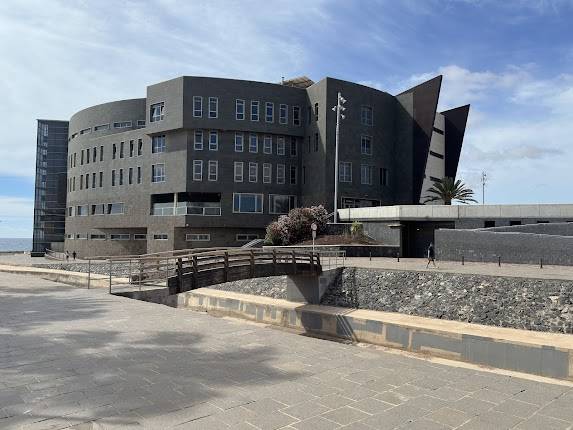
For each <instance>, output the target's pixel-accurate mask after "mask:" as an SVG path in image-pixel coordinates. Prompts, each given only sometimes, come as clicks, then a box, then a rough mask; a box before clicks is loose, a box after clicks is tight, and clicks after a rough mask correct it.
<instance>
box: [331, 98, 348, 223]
mask: <svg viewBox="0 0 573 430" xmlns="http://www.w3.org/2000/svg"><path fill="white" fill-rule="evenodd" d="M344 103H346V100H345V99H344V97H342V94H341V93H340V91H339V92H338V97H337V102H336V106H334V107H333V108H332V110H333V111H334V112H336V138H335V143H334V223H335V224H336V223H337V222H338V142H339V139H340V120H341V119H344V118H345V117H344V114H343V113H342V112H344V111H345V110H346V108H345V107H344V106H343V105H344Z"/></svg>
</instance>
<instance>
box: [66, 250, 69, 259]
mask: <svg viewBox="0 0 573 430" xmlns="http://www.w3.org/2000/svg"><path fill="white" fill-rule="evenodd" d="M68 261H70V253H69V251H66V262H68Z"/></svg>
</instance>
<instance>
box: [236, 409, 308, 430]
mask: <svg viewBox="0 0 573 430" xmlns="http://www.w3.org/2000/svg"><path fill="white" fill-rule="evenodd" d="M246 422H247V423H249V424H252V425H254V426H255V427H257V428H259V429H261V430H275V429H279V428H281V427H285V426H288V425H290V424H293V423H295V422H298V419H296V418H294V417H291V416H289V415H286V414H283V413H282V412H280V411H272V412H271V411H269V412H268V413H266V414H264V415H259V414H256V415H255V416H254V417H252V418H249V419H248V420H247V421H246Z"/></svg>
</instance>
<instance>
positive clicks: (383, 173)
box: [380, 167, 388, 185]
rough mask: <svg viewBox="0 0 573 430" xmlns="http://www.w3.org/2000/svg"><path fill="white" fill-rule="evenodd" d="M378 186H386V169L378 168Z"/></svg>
mask: <svg viewBox="0 0 573 430" xmlns="http://www.w3.org/2000/svg"><path fill="white" fill-rule="evenodd" d="M380 185H388V169H386V168H385V167H381V168H380Z"/></svg>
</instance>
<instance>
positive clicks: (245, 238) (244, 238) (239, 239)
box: [235, 233, 259, 242]
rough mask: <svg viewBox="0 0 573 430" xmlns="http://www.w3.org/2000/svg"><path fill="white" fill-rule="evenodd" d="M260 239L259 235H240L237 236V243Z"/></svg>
mask: <svg viewBox="0 0 573 430" xmlns="http://www.w3.org/2000/svg"><path fill="white" fill-rule="evenodd" d="M258 238H259V235H258V234H247V233H239V234H237V235H236V236H235V240H236V241H237V242H250V241H252V240H255V239H258Z"/></svg>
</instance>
